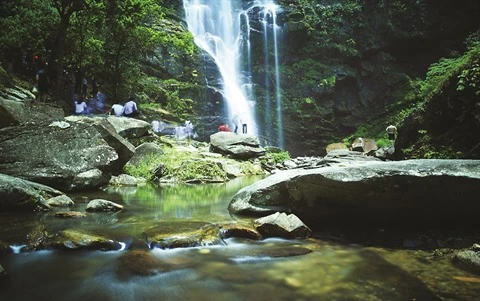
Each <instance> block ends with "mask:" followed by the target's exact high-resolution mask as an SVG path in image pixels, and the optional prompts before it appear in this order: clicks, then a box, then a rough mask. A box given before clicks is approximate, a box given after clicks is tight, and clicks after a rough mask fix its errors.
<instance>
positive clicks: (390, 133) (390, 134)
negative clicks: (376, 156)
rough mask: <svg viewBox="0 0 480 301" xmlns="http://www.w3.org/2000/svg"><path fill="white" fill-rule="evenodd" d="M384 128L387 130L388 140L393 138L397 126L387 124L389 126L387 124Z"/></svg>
mask: <svg viewBox="0 0 480 301" xmlns="http://www.w3.org/2000/svg"><path fill="white" fill-rule="evenodd" d="M385 130H386V131H387V134H388V140H390V141H393V140H395V134H396V132H397V127H396V126H394V125H389V126H387V128H386V129H385Z"/></svg>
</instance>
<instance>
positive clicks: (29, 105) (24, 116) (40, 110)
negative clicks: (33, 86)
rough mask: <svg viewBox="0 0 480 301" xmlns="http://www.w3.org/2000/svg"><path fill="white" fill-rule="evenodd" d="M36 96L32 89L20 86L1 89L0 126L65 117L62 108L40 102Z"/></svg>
mask: <svg viewBox="0 0 480 301" xmlns="http://www.w3.org/2000/svg"><path fill="white" fill-rule="evenodd" d="M34 98H35V96H34V95H33V94H32V93H31V92H30V91H28V90H25V89H23V88H20V87H15V88H7V89H4V90H1V91H0V128H4V127H7V126H14V125H19V124H22V123H25V122H45V121H50V120H54V119H61V118H63V116H64V113H63V110H62V108H60V107H55V106H53V105H50V104H45V103H39V102H37V101H35V100H34Z"/></svg>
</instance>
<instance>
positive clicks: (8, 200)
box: [0, 174, 63, 212]
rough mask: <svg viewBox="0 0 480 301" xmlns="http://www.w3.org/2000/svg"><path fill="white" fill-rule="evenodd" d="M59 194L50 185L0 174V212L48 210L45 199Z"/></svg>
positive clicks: (59, 193) (48, 206)
mask: <svg viewBox="0 0 480 301" xmlns="http://www.w3.org/2000/svg"><path fill="white" fill-rule="evenodd" d="M61 195H63V193H62V192H61V191H58V190H55V189H53V188H51V187H48V186H45V185H42V184H38V183H34V182H30V181H26V180H23V179H19V178H15V177H11V176H8V175H4V174H0V212H7V211H41V210H48V209H50V205H48V203H47V201H46V200H48V199H50V198H52V197H56V196H61Z"/></svg>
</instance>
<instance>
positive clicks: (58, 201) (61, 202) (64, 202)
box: [47, 195, 75, 207]
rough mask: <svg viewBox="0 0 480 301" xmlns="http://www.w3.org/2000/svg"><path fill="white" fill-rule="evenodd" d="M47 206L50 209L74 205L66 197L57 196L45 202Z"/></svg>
mask: <svg viewBox="0 0 480 301" xmlns="http://www.w3.org/2000/svg"><path fill="white" fill-rule="evenodd" d="M47 204H48V205H49V206H52V207H69V206H73V205H74V204H75V203H74V202H73V201H72V199H71V198H70V197H68V196H66V195H59V196H56V197H53V198H50V199H48V200H47Z"/></svg>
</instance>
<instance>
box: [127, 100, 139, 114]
mask: <svg viewBox="0 0 480 301" xmlns="http://www.w3.org/2000/svg"><path fill="white" fill-rule="evenodd" d="M137 115H138V107H137V103H136V102H135V101H134V100H133V98H130V100H129V101H127V103H125V106H124V112H123V116H126V117H134V116H137Z"/></svg>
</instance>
